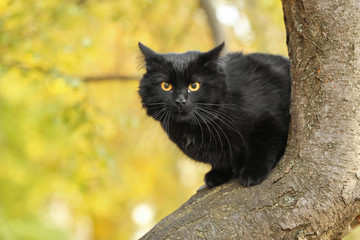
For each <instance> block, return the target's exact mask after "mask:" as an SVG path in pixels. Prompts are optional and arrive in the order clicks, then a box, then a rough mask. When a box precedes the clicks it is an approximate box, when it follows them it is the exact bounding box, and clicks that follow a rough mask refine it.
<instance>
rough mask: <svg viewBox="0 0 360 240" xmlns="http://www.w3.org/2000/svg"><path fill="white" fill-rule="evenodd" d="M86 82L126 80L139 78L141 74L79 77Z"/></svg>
mask: <svg viewBox="0 0 360 240" xmlns="http://www.w3.org/2000/svg"><path fill="white" fill-rule="evenodd" d="M79 78H80V79H82V80H83V81H84V82H97V81H104V80H119V81H126V80H139V79H140V78H141V76H137V75H120V74H119V75H116V74H114V75H112V74H109V75H99V76H84V77H79Z"/></svg>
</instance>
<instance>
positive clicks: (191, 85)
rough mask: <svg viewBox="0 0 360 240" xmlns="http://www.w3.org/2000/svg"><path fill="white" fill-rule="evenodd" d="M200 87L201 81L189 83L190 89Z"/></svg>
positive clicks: (193, 90)
mask: <svg viewBox="0 0 360 240" xmlns="http://www.w3.org/2000/svg"><path fill="white" fill-rule="evenodd" d="M199 88H200V83H198V82H193V83H192V84H190V85H189V90H190V91H192V92H195V91H197V90H199Z"/></svg>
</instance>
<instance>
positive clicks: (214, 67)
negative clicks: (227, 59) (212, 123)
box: [139, 42, 227, 122]
mask: <svg viewBox="0 0 360 240" xmlns="http://www.w3.org/2000/svg"><path fill="white" fill-rule="evenodd" d="M139 47H140V50H141V52H142V54H143V58H144V63H145V67H146V73H145V74H144V76H143V77H142V79H141V81H140V87H139V94H140V96H141V99H142V104H143V107H144V108H145V109H146V111H147V114H148V115H150V116H152V117H153V118H154V119H156V120H159V121H178V122H185V121H195V120H194V115H195V119H199V118H200V119H201V116H203V115H204V111H211V110H212V111H213V113H215V112H214V111H215V110H218V109H219V108H221V104H222V103H223V102H224V100H225V97H226V93H227V86H226V82H225V76H224V73H223V71H222V68H221V66H220V65H219V64H220V61H219V54H220V52H221V50H222V49H223V47H224V43H222V44H221V45H219V46H217V47H215V48H214V49H212V50H210V51H208V52H199V51H189V52H185V53H167V54H159V53H156V52H155V51H153V50H151V49H150V48H148V47H146V46H145V45H143V44H141V43H140V42H139ZM208 115H209V114H208ZM214 115H215V114H214ZM210 116H211V115H210Z"/></svg>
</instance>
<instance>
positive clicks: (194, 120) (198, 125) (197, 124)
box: [191, 112, 204, 150]
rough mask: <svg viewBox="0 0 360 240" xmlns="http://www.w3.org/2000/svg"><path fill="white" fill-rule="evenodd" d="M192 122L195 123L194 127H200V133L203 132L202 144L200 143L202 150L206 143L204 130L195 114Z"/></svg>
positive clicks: (192, 115) (192, 116)
mask: <svg viewBox="0 0 360 240" xmlns="http://www.w3.org/2000/svg"><path fill="white" fill-rule="evenodd" d="M191 120H192V121H193V124H194V126H197V127H200V131H201V143H200V147H199V150H200V149H201V148H202V145H203V143H204V131H203V129H202V125H201V124H200V122H199V120H198V119H197V118H196V115H195V113H193V112H192V113H191Z"/></svg>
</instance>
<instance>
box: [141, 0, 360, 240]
mask: <svg viewBox="0 0 360 240" xmlns="http://www.w3.org/2000/svg"><path fill="white" fill-rule="evenodd" d="M283 9H284V16H285V25H286V30H287V43H288V49H289V57H290V62H291V71H292V79H293V88H292V106H291V114H292V122H291V128H290V133H289V141H288V147H287V150H286V153H285V155H284V157H283V159H282V160H281V161H280V162H279V164H278V165H277V167H276V168H275V169H274V170H273V172H272V173H271V175H270V176H269V178H268V179H267V180H265V181H264V182H263V183H262V184H260V185H257V186H253V187H248V188H244V187H241V186H239V184H238V183H237V182H230V183H228V184H224V185H222V186H219V187H216V188H214V189H210V190H209V189H206V190H202V191H200V192H198V193H197V194H195V195H194V196H193V197H192V198H191V199H190V200H189V201H188V202H186V203H185V204H184V205H183V206H181V207H180V208H179V209H178V210H176V211H175V212H174V213H172V214H171V215H169V216H167V217H166V218H164V219H163V220H162V221H161V222H159V223H158V224H157V225H156V226H155V227H154V228H153V229H152V230H151V231H150V232H148V233H147V234H146V235H145V236H143V237H142V239H157V240H159V239H276V240H277V239H341V238H342V237H343V236H344V235H345V234H346V233H347V232H348V231H349V230H350V229H351V227H354V226H355V225H357V224H358V223H359V215H360V1H358V0H328V1H319V0H283Z"/></svg>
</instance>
